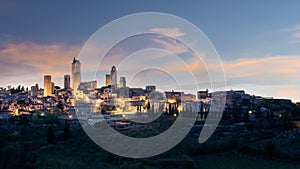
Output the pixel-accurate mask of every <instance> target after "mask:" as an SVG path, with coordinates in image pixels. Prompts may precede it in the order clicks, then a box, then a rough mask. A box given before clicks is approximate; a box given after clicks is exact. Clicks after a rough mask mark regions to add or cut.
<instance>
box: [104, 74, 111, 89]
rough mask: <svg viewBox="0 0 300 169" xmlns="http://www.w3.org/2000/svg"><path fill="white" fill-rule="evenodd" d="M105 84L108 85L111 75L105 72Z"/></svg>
mask: <svg viewBox="0 0 300 169" xmlns="http://www.w3.org/2000/svg"><path fill="white" fill-rule="evenodd" d="M105 85H106V86H110V85H111V76H110V74H107V75H106V76H105Z"/></svg>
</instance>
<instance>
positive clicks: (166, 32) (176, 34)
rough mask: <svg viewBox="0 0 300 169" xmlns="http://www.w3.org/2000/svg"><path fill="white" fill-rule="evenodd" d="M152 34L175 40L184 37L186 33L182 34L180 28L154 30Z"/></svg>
mask: <svg viewBox="0 0 300 169" xmlns="http://www.w3.org/2000/svg"><path fill="white" fill-rule="evenodd" d="M150 31H151V32H155V33H159V34H163V35H166V36H170V37H173V38H176V37H180V36H184V35H185V33H184V32H181V30H180V29H179V28H152V29H150Z"/></svg>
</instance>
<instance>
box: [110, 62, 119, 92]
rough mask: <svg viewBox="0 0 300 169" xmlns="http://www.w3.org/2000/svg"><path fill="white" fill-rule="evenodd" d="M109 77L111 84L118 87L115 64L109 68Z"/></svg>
mask: <svg viewBox="0 0 300 169" xmlns="http://www.w3.org/2000/svg"><path fill="white" fill-rule="evenodd" d="M110 77H111V85H112V86H114V87H118V86H117V69H116V67H115V66H113V67H112V68H111V71H110Z"/></svg>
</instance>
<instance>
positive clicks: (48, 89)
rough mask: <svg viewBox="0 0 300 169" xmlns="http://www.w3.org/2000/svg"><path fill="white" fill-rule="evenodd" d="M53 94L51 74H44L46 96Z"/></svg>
mask: <svg viewBox="0 0 300 169" xmlns="http://www.w3.org/2000/svg"><path fill="white" fill-rule="evenodd" d="M51 95H52V82H51V76H50V75H45V76H44V97H47V96H51Z"/></svg>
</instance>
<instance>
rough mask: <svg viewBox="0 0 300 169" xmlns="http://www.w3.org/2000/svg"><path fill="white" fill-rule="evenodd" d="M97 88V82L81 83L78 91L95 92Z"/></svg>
mask: <svg viewBox="0 0 300 169" xmlns="http://www.w3.org/2000/svg"><path fill="white" fill-rule="evenodd" d="M96 88H97V81H96V80H94V81H89V82H81V83H80V85H79V87H78V89H79V90H86V91H87V90H95V89H96Z"/></svg>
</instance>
